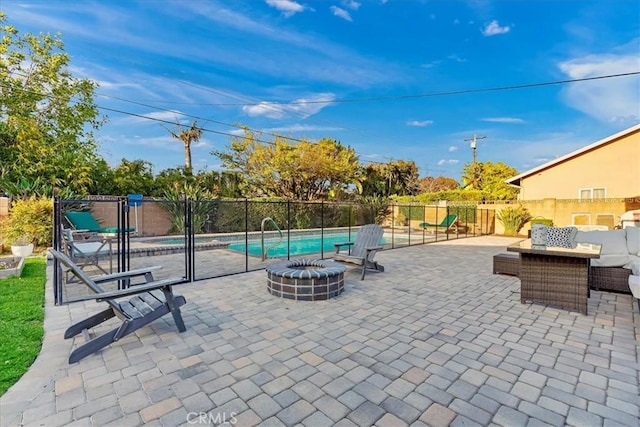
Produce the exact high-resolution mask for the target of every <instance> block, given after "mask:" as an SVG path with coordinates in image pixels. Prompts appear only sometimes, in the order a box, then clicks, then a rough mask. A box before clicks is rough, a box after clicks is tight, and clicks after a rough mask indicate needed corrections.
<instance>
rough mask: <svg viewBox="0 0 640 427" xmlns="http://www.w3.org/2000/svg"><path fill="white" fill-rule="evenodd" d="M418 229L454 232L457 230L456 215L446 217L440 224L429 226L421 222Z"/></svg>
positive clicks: (429, 224) (427, 223)
mask: <svg viewBox="0 0 640 427" xmlns="http://www.w3.org/2000/svg"><path fill="white" fill-rule="evenodd" d="M420 227H422V228H423V229H425V230H431V229H433V230H434V231H437V230H438V229H442V230H443V231H445V232H448V231H449V230H451V231H454V232H455V231H456V230H457V228H458V215H455V214H450V215H447V216H446V217H445V219H443V220H442V222H441V223H440V224H431V223H429V222H421V223H420Z"/></svg>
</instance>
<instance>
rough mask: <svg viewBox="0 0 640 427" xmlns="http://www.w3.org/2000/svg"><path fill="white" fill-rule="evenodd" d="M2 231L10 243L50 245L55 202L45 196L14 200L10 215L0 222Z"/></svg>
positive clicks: (0, 230)
mask: <svg viewBox="0 0 640 427" xmlns="http://www.w3.org/2000/svg"><path fill="white" fill-rule="evenodd" d="M0 232H1V235H2V238H3V239H4V240H5V241H6V242H7V243H9V244H16V243H19V244H29V243H33V244H34V245H35V246H47V245H49V244H50V243H51V240H52V236H53V202H52V201H51V200H50V199H47V198H44V197H42V198H36V197H30V198H26V199H17V200H15V201H13V203H12V204H11V211H10V212H9V216H8V217H6V218H5V219H4V220H3V221H2V223H0Z"/></svg>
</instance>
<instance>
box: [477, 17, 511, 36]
mask: <svg viewBox="0 0 640 427" xmlns="http://www.w3.org/2000/svg"><path fill="white" fill-rule="evenodd" d="M509 31H511V27H509V26H508V25H507V26H505V27H501V26H500V24H498V21H496V20H495V19H494V20H493V21H491V22H489V23H488V24H487V25H486V26H485V27H484V29H483V30H482V34H483V35H484V36H486V37H491V36H497V35H498V34H506V33H508V32H509Z"/></svg>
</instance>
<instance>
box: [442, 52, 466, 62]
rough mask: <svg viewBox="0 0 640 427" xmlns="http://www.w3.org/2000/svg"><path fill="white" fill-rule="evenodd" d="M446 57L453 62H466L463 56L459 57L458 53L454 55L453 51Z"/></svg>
mask: <svg viewBox="0 0 640 427" xmlns="http://www.w3.org/2000/svg"><path fill="white" fill-rule="evenodd" d="M447 59H450V60H452V61H455V62H467V60H466V59H464V58H460V57H459V56H458V55H456V54H455V53H454V54H451V55H449V56H447Z"/></svg>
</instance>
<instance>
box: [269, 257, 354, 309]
mask: <svg viewBox="0 0 640 427" xmlns="http://www.w3.org/2000/svg"><path fill="white" fill-rule="evenodd" d="M265 270H266V271H267V290H268V291H269V293H270V294H271V295H275V296H277V297H281V298H289V299H294V300H297V301H321V300H327V299H329V298H333V297H335V296H338V295H340V294H341V293H342V292H343V291H344V272H345V270H346V268H345V267H344V266H343V265H341V264H338V263H337V262H333V261H325V260H322V259H307V258H301V259H294V260H289V261H281V262H276V263H273V264H271V265H269V266H267V267H266V268H265Z"/></svg>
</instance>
